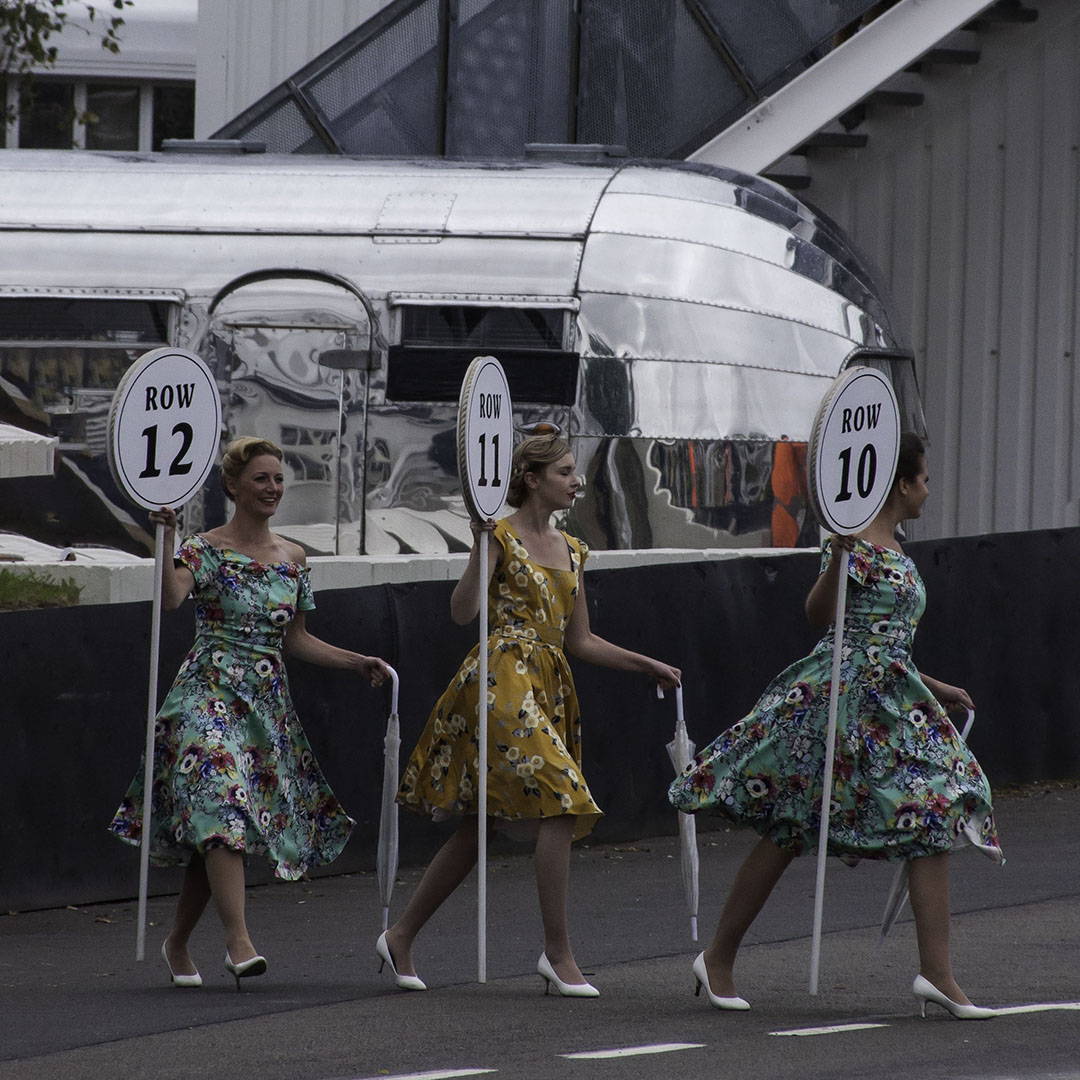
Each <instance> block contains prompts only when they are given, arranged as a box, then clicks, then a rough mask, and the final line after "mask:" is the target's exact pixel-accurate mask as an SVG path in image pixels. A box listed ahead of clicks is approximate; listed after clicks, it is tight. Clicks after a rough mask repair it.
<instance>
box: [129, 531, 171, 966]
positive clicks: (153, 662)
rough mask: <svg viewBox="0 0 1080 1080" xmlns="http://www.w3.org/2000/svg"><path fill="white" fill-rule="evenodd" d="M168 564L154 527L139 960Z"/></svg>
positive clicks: (140, 955) (143, 951)
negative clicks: (163, 578)
mask: <svg viewBox="0 0 1080 1080" xmlns="http://www.w3.org/2000/svg"><path fill="white" fill-rule="evenodd" d="M164 565H165V526H164V525H162V524H161V523H160V522H158V525H157V528H156V529H155V530H154V595H153V600H152V603H151V615H150V679H149V684H148V687H147V693H146V758H145V761H144V763H143V806H142V823H143V825H142V827H143V835H142V843H141V844H140V845H139V916H138V929H137V930H136V932H135V959H136V960H143V959H144V958H145V957H146V897H147V892H148V888H149V883H150V826H151V824H152V822H151V801H152V796H153V790H154V726H155V724H156V723H157V708H158V707H157V694H158V658H159V653H160V646H161V574H162V568H163V567H164Z"/></svg>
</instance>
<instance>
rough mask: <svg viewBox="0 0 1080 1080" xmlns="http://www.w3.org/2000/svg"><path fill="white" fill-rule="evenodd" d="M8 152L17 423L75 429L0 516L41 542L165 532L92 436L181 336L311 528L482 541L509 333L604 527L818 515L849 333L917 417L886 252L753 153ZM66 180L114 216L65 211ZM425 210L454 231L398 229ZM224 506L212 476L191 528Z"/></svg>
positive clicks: (518, 400) (751, 536)
mask: <svg viewBox="0 0 1080 1080" xmlns="http://www.w3.org/2000/svg"><path fill="white" fill-rule="evenodd" d="M72 159H75V162H74V163H73V161H72ZM79 162H83V164H82V166H79V164H78V163H79ZM4 166H8V168H7V169H6V171H5V183H6V185H7V187H8V188H9V189H10V191H11V198H10V199H8V200H5V207H4V211H3V214H4V218H5V221H4V222H2V223H0V224H2V225H3V227H4V229H5V232H4V243H3V244H2V245H0V301H2V303H0V421H4V422H7V423H13V424H16V425H20V426H22V427H23V428H25V429H27V430H30V431H34V432H38V433H41V434H56V435H59V436H60V438H61V447H60V449H61V453H62V456H63V458H64V465H65V467H64V468H61V469H59V470H58V473H57V476H56V477H54V478H28V479H26V480H25V481H24V480H16V481H11V482H10V483H12V484H16V485H24V487H23V488H21V489H20V491H19V493H18V497H17V498H16V499H14V500H9V499H7V498H5V500H4V508H3V511H2V516H0V528H6V529H10V530H12V531H15V532H23V533H25V534H26V535H29V536H33V537H35V538H36V539H39V540H42V541H47V542H50V543H54V544H57V545H70V544H74V543H78V542H85V541H90V542H95V543H107V544H113V545H115V546H118V547H123V548H125V549H127V550H132V551H140V550H142V551H146V550H147V549H148V547H149V544H150V537H149V534H148V533H147V532H146V531H145V530H144V529H143V528H142V526H141V525H140V524H138V523H137V522H136V521H134V520H132V519H131V518H130V517H129V516H128V515H127V513H126V512H125V511H123V510H122V509H121V507H120V506H119V505H118V503H119V496H118V495H117V493H116V492H115V490H114V489H113V488H112V486H111V480H110V478H109V476H108V470H107V469H106V468H104V466H103V461H102V456H101V455H102V450H103V448H104V434H105V432H104V423H105V418H106V416H107V411H108V405H109V400H110V396H111V392H112V388H113V387H114V386H115V385H116V383H117V381H118V380H119V378H120V376H121V374H122V373H123V371H124V370H125V369H126V367H127V366H128V364H130V363H131V362H132V361H133V360H134V359H135V358H136V357H137V356H138V355H139V354H140V353H141V352H143V351H145V350H146V349H147V348H151V347H153V346H154V345H159V344H166V343H169V344H177V345H181V346H183V347H187V348H192V349H195V350H196V351H198V352H199V353H200V354H201V355H202V356H204V357H205V358H206V360H207V362H208V363H209V364H210V366H211V369H212V370H213V371H214V373H215V376H216V378H217V380H218V384H219V387H220V389H221V393H222V401H223V407H224V431H223V432H222V436H223V438H230V437H232V436H234V435H237V434H253V433H255V434H260V435H263V436H265V437H267V438H270V439H273V440H274V441H276V442H278V443H279V444H280V445H281V446H282V447H283V449H284V451H285V464H286V467H287V491H286V495H285V498H284V500H283V502H282V504H281V509H280V510H279V512H278V515H277V517H276V518H275V524H276V527H279V528H280V529H281V531H282V532H283V533H284V534H286V535H288V536H291V537H293V538H294V539H296V540H297V541H299V542H300V543H302V544H304V546H305V547H306V548H307V549H308V550H309V551H310V552H312V553H316V554H360V553H367V554H393V553H409V552H419V553H436V552H443V551H463V550H466V549H467V548H468V546H469V545H470V543H471V534H470V533H469V529H468V522H467V519H466V516H465V512H464V507H463V504H462V499H461V492H460V489H459V485H458V478H457V468H456V455H455V447H454V423H455V418H456V407H455V404H456V389H455V386H456V383H455V376H454V365H456V364H459V363H460V364H462V365H464V364H466V363H467V362H468V360H469V359H470V358H471V355H472V352H473V351H474V350H477V351H483V352H485V353H488V352H490V353H493V354H495V355H500V353H503V354H505V357H506V362H507V364H508V366H507V371H508V375H510V388H511V393H512V395H513V397H514V400H515V413H516V416H515V420H516V423H517V424H518V426H523V425H527V424H531V423H536V422H539V421H550V422H553V423H556V424H558V425H559V427H560V428H561V429H562V430H563V431H564V432H565V433H566V435H567V436H568V438H569V439H570V441H571V445H572V447H573V449H574V452H575V454H576V456H577V459H578V467H579V471H580V472H581V473H582V474H583V475H584V476H585V478H586V480H587V485H586V487H585V490H584V494H583V495H582V497H581V498H580V499H579V501H578V503H577V504H576V505H575V506H574V508H573V509H572V511H571V513H570V515H569V523H570V525H571V527H572V528H574V529H575V530H576V531H577V532H578V533H579V534H580V535H581V536H582V537H583V538H584V539H585V540H586V541H587V542H588V543H590V544H591V545H592V546H594V547H599V548H604V547H650V546H651V547H657V546H665V547H666V546H675V547H717V546H735V545H737V546H752V545H755V544H766V545H773V544H801V543H805V542H807V541H808V540H811V541H812V539H813V523H812V522H808V520H807V514H806V507H805V500H804V496H805V490H804V489H805V470H804V467H803V462H802V459H801V456H800V455H801V454H802V452H803V451H802V446H801V444H802V443H803V442H804V441H805V440H806V438H807V437H808V434H809V425H810V423H811V421H812V418H813V415H814V413H815V411H816V408H817V405H818V403H819V402H820V399H821V396H822V394H823V393H824V392H825V390H826V388H827V387H828V385H829V383H830V382H831V380H832V379H833V378H834V377H835V376H836V375H837V374H838V373H839V372H840V371H841V370H842V369H843V368H844V366H845V365H846V364H847V363H848V362H850V361H852V359H853V358H854V360H855V362H870V363H873V364H875V365H876V366H881V367H883V368H884V369H885V370H888V371H889V373H890V376H891V378H892V380H893V382H894V385H895V386H896V388H897V391H898V396H899V397H900V399H901V408H902V410H903V412H904V416H905V422H906V424H907V426H912V427H916V428H920V427H921V426H922V420H921V409H920V406H919V402H918V392H917V387H916V386H915V383H914V377H913V374H912V370H911V364H910V363H909V362H907V361H905V359H904V354H902V353H899V352H897V351H896V349H895V345H896V343H895V342H894V341H893V340H892V337H891V334H890V331H889V329H888V320H887V316H886V314H885V311H884V308H883V306H882V304H881V301H880V299H879V298H878V296H877V294H876V291H875V289H874V286H873V279H872V276H871V274H870V273H869V271H868V270H867V268H866V267H865V266H863V265H861V264H860V263H859V261H858V259H857V258H856V257H855V255H854V254H853V252H852V251H851V249H850V247H849V246H848V244H847V242H846V240H845V239H844V238H843V236H842V235H841V234H840V233H839V232H838V230H837V229H836V228H835V226H833V225H832V224H831V223H830V222H828V221H826V220H823V219H821V218H820V217H819V216H818V215H816V214H815V213H814V212H813V211H811V210H810V209H809V208H808V207H806V206H804V205H802V204H801V203H799V202H798V201H797V200H795V199H794V198H793V197H792V196H791V195H790V194H789V193H788V192H785V191H783V190H781V189H779V188H776V187H774V186H773V185H771V184H769V183H768V182H767V181H763V180H761V179H760V178H757V177H747V176H740V175H738V174H734V173H731V172H729V171H726V170H721V169H709V168H703V167H701V166H686V165H681V166H680V165H675V164H671V163H668V164H664V165H659V164H649V163H635V162H627V163H624V164H604V165H569V164H560V163H557V162H554V163H547V164H538V163H527V164H526V163H521V162H516V163H503V164H499V163H488V164H485V165H484V166H474V165H468V164H466V163H460V162H458V163H454V162H444V163H438V164H436V163H432V162H426V163H415V162H365V161H362V160H341V159H337V160H334V161H329V162H328V161H326V160H318V161H304V160H298V159H287V160H285V159H275V158H271V157H266V158H260V159H259V160H258V161H257V162H255V163H250V162H240V163H237V162H235V161H229V162H224V163H223V162H219V161H216V160H215V161H212V162H206V161H202V160H200V159H198V158H192V159H184V158H181V157H175V156H174V157H171V158H169V159H168V160H167V161H163V160H162V159H159V158H157V157H155V156H154V155H147V156H145V157H135V158H133V159H126V160H121V159H113V158H108V157H101V156H100V155H95V156H92V157H85V158H84V157H83V156H81V155H78V154H71V153H65V154H49V153H37V152H32V151H26V152H21V153H20V155H18V156H17V157H14V158H8V157H7V156H6V155H5V152H3V151H0V167H4ZM46 191H47V192H48V193H49V197H48V198H47V199H45V197H44V195H43V193H44V192H46ZM118 192H123V198H122V199H121V198H119V196H118V195H117V193H118ZM417 193H420V194H422V196H423V197H422V198H421V197H419V196H418V194H417ZM43 200H44V201H43ZM76 204H78V205H81V206H87V205H95V206H98V207H99V209H100V213H99V214H98V218H99V220H98V222H97V224H94V223H91V224H90V225H84V224H82V223H80V222H77V221H75V220H74V218H72V219H71V220H67V219H66V218H65V215H69V216H70V213H71V209H70V208H71V207H72V206H74V205H76ZM433 208H435V209H437V210H438V213H437V214H434V216H433ZM391 209H392V211H393V213H392V214H391V213H390V212H389V211H390V210H391ZM80 213H82V211H80ZM20 214H21V215H22V217H21V218H20V217H19V215H20ZM414 219H415V220H414ZM41 221H48V222H50V223H51V226H52V227H51V229H42V228H40V227H39V226H40V223H41ZM224 230H231V232H232V235H231V236H229V237H228V240H227V242H223V241H222V233H223V231H224ZM420 234H423V235H424V238H429V236H430V237H431V238H437V239H438V241H439V242H438V243H427V244H408V243H402V244H398V243H386V241H387V240H393V239H395V238H397V237H401V238H408V237H417V236H418V235H420ZM290 268H291V269H290ZM140 288H144V290H145V299H144V300H140V295H141V294H140V292H139V290H140ZM140 304H142V307H140V306H139V305H140ZM79 305H84V306H81V307H80V306H79ZM86 305H88V306H86ZM147 328H149V329H147ZM155 334H156V335H158V336H163V335H166V334H167V336H168V337H169V339H170V340H169V342H162V341H157V340H154V341H151V340H149V338H148V335H149V337H152V336H154V335H155ZM500 358H501V359H502V356H500ZM868 358H869V359H868ZM395 364H397V365H399V367H398V368H397V369H396V370H395ZM515 364H517V367H516V368H515V367H514V365H515ZM514 371H517V372H518V376H517V382H516V384H515V377H514V375H513V372H514ZM447 387H450V390H449V391H448V389H447ZM451 391H453V392H451ZM6 494H7V492H6V491H5V496H6ZM226 512H227V507H226V504H225V501H224V497H223V495H222V493H221V491H220V488H219V485H218V484H217V483H216V482H214V483H211V484H208V485H207V487H206V488H205V489H204V491H203V492H202V493H200V495H199V496H198V497H197V498H196V499H194V500H192V502H191V503H190V504H188V506H187V507H185V510H184V517H185V522H184V523H185V527H187V528H193V529H197V528H205V527H210V526H212V525H214V524H216V523H218V522H219V521H220V520H222V519H223V517H224V515H225V514H226Z"/></svg>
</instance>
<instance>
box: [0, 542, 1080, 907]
mask: <svg viewBox="0 0 1080 1080" xmlns="http://www.w3.org/2000/svg"><path fill="white" fill-rule="evenodd" d="M908 550H909V552H910V554H911V555H912V556H913V558H914V559H915V561H916V563H917V564H918V566H919V569H920V571H921V573H922V575H923V577H924V579H925V580H926V584H927V589H928V593H929V605H928V609H927V613H926V615H925V617H924V619H923V622H922V624H921V625H920V628H919V631H918V634H917V636H916V644H915V659H916V663H917V664H919V665H920V667H924V668H925V670H926V671H927V672H929V673H930V674H931V675H934V676H935V677H937V678H940V679H944V680H946V681H948V682H952V683H955V684H958V685H962V686H965V687H966V688H967V689H968V690H969V691H970V692H971V694H972V696H973V697H974V699H975V702H976V705H977V707H978V723H977V724H976V726H975V729H974V733H973V738H972V748H973V750H974V751H975V753H976V755H977V757H978V758H979V760H980V762H981V763H982V764H983V766H984V768H985V769H986V771H987V773H988V774H989V776H990V779H991V782H992V783H993V784H996V785H1002V784H1012V783H1021V782H1030V781H1036V780H1051V779H1069V778H1073V779H1075V778H1078V777H1080V726H1077V725H1076V724H1075V723H1073V722H1072V719H1071V717H1070V715H1069V714H1068V712H1067V709H1066V708H1065V707H1064V706H1063V703H1066V702H1069V701H1073V700H1076V698H1077V697H1078V696H1080V672H1078V671H1077V669H1076V667H1075V665H1073V664H1070V663H1066V662H1064V661H1063V659H1062V658H1063V657H1068V656H1071V655H1073V654H1074V652H1075V651H1076V649H1077V647H1078V646H1080V640H1078V639H1080V624H1078V623H1077V620H1076V617H1075V601H1074V597H1073V590H1072V589H1069V588H1064V587H1063V583H1065V582H1069V581H1071V579H1072V573H1073V568H1074V567H1075V566H1076V565H1077V562H1078V560H1080V529H1067V530H1051V531H1041V532H1029V533H1010V534H1005V535H997V536H985V537H967V538H959V539H951V540H943V541H927V542H923V543H913V544H911V545H910V546H909V549H908ZM817 563H818V557H817V555H816V553H813V552H793V553H792V554H790V555H783V556H777V557H759V558H749V557H748V558H737V559H728V560H717V561H708V562H704V561H702V562H691V563H681V564H663V565H655V566H641V567H635V568H629V569H619V570H595V569H594V570H591V571H589V572H588V574H587V577H586V581H587V596H588V602H589V615H590V620H591V623H592V626H593V629H594V630H595V631H596V632H597V633H599V634H602V635H604V636H607V637H610V638H611V639H612V640H614V641H616V642H618V643H619V644H621V645H624V646H626V647H628V648H631V649H635V650H640V651H643V652H646V653H650V654H652V655H655V656H659V657H661V658H663V659H666V660H668V661H670V662H672V663H675V664H678V665H679V666H680V667H682V669H683V671H684V672H685V679H686V685H685V692H684V697H685V711H686V717H687V726H688V728H689V733H690V738H691V739H693V740H694V741H695V742H696V743H697V745H698V746H699V747H703V746H704V745H705V744H706V743H708V742H709V741H711V739H712V738H713V737H715V736H716V735H717V734H719V732H720V731H721V730H722V729H723V728H724V727H726V726H729V725H730V724H733V723H735V721H737V720H738V719H739V718H740V717H741V716H742V715H743V714H744V713H745V712H747V711H748V710H749V709H750V707H751V706H752V705H753V704H754V702H755V700H756V699H757V696H758V695H759V694H760V692H761V691H762V690H763V689H764V688H765V685H766V684H767V682H768V681H769V679H770V678H771V677H772V676H773V675H775V674H776V673H777V672H778V671H780V670H781V669H782V668H783V667H784V666H786V665H787V664H788V663H790V662H791V661H792V660H794V659H796V658H797V657H799V656H801V655H804V654H805V653H806V652H807V651H808V650H809V649H810V648H811V647H812V646H813V644H814V642H815V640H816V635H815V633H814V632H813V631H812V630H811V629H810V628H809V627H808V626H807V625H806V623H805V620H804V618H803V613H802V605H803V599H804V597H805V595H806V591H807V589H808V588H809V587H810V584H811V583H812V581H813V579H814V577H815V575H816V573H817ZM452 587H453V583H451V582H425V583H416V584H400V585H384V586H375V587H370V588H363V589H356V590H338V591H333V592H324V593H321V594H320V595H318V596H317V598H316V599H317V603H318V609H317V610H316V611H315V612H313V613H312V614H311V615H309V617H308V625H309V627H310V628H311V630H312V632H313V633H315V634H318V635H319V636H322V637H325V638H326V639H327V640H329V641H332V642H334V643H335V644H340V645H344V646H346V647H349V648H352V649H356V650H357V651H359V652H365V653H376V654H380V655H383V656H385V657H386V659H387V660H389V661H390V663H392V664H393V665H394V666H395V667H396V668H397V670H398V672H399V674H400V676H401V700H400V714H401V729H402V755H403V760H404V755H405V754H407V753H408V751H409V749H411V747H412V745H413V743H414V742H415V740H416V737H417V735H418V734H419V732H420V729H421V728H422V726H423V724H424V722H425V721H426V719H427V714H428V711H429V710H430V708H431V706H432V704H433V703H434V701H435V699H436V698H437V697H438V695H439V694H440V693H441V692H442V690H443V689H444V687H445V686H446V684H447V682H448V681H449V679H450V678H451V677H452V675H453V674H454V672H455V671H456V670H457V667H458V665H459V663H460V662H461V659H462V657H463V656H464V655H465V653H466V652H467V651H468V650H469V648H470V647H471V645H472V641H473V637H474V630H473V628H472V627H457V626H454V624H453V623H452V622H451V621H450V618H449V597H450V591H451V589H452ZM148 613H149V606H148V604H122V605H113V606H109V607H107V608H106V607H77V608H63V609H51V610H42V611H27V612H3V613H0V633H2V634H3V640H4V645H5V648H4V669H3V672H4V695H3V706H2V718H0V722H2V730H3V732H4V743H5V754H4V760H5V768H4V776H3V782H2V783H0V845H2V850H3V851H4V859H3V862H2V864H0V910H27V909H31V908H37V907H50V906H60V905H64V904H78V903H89V902H94V901H104V900H115V899H120V898H125V897H131V896H133V895H134V894H135V891H136V886H137V877H138V875H137V864H138V852H137V850H136V849H135V848H131V847H126V846H124V845H121V844H120V843H119V842H118V841H116V840H115V839H113V838H112V837H111V836H110V835H109V834H108V832H107V831H106V825H107V824H108V822H109V820H110V818H111V816H112V813H113V811H114V810H115V809H116V806H117V805H118V803H119V801H120V798H121V796H122V795H123V793H124V791H125V789H126V787H127V785H128V783H129V782H130V780H131V778H132V776H133V775H134V774H135V771H136V768H137V767H138V763H139V756H140V753H141V747H142V738H143V731H142V725H143V718H144V717H143V712H144V708H145V693H146V670H145V669H146V663H147V656H148V648H147V639H148V625H147V623H148ZM191 636H192V613H191V608H190V606H188V607H187V608H185V609H184V610H182V611H180V612H177V613H173V614H172V615H167V616H166V618H165V622H164V627H163V633H162V652H161V656H162V659H161V692H162V695H164V693H165V691H166V688H167V687H168V686H169V685H170V683H171V681H172V678H173V675H174V673H175V671H176V669H177V667H178V666H179V664H180V662H181V660H182V659H183V656H184V654H185V652H186V651H187V648H188V647H189V645H190V642H191ZM571 662H572V664H573V667H574V673H575V678H576V681H577V686H578V692H579V695H580V698H581V706H582V715H583V720H584V732H585V748H584V753H585V772H586V775H587V776H588V778H589V783H590V786H591V788H592V791H593V794H594V795H595V797H596V799H597V802H598V803H599V804H600V806H601V807H602V809H603V810H604V811H605V817H604V818H602V819H601V820H600V822H599V824H598V825H597V828H596V830H595V832H594V833H593V835H592V837H591V839H590V841H586V843H588V842H613V841H625V840H629V839H636V838H640V837H642V836H648V835H658V834H668V833H672V832H673V831H674V829H675V820H674V816H673V814H672V813H671V810H670V808H669V807H668V805H667V802H666V799H665V792H666V789H667V785H668V783H669V782H670V779H671V766H670V762H669V761H668V758H667V753H666V751H665V749H664V747H665V743H666V742H667V741H668V739H669V737H670V726H671V725H670V721H671V708H670V705H669V704H668V703H666V702H663V701H658V700H657V698H656V695H655V693H654V691H653V689H652V688H651V687H650V685H649V684H648V683H647V682H646V681H645V680H644V679H643V678H642V677H640V676H636V675H632V674H627V673H625V672H618V671H609V670H606V669H603V668H597V667H593V666H590V665H587V664H583V663H578V662H575V661H573V660H572V661H571ZM290 681H291V685H292V690H293V696H294V698H295V702H296V706H297V709H298V711H299V714H300V717H301V720H302V721H303V723H304V726H305V728H306V730H307V732H308V735H309V737H310V739H311V742H312V745H313V747H314V748H315V752H316V754H317V756H318V758H319V760H320V762H321V764H322V766H323V768H324V770H325V772H326V774H327V776H328V777H329V779H330V782H331V784H332V785H333V787H334V789H335V791H336V792H337V794H338V796H339V797H340V799H341V800H342V802H343V803H344V805H345V806H346V808H347V809H348V810H349V812H350V813H351V814H352V816H353V817H354V818H355V819H356V821H357V828H356V830H355V833H354V835H353V838H352V840H351V841H350V843H349V845H348V847H347V848H346V850H345V852H344V854H343V855H342V856H341V858H340V859H339V860H338V861H337V862H336V863H334V864H333V865H332V866H330V867H328V868H325V869H324V870H323V871H321V872H323V873H344V872H348V871H355V870H361V869H363V870H371V869H372V868H373V867H374V863H375V847H376V839H377V835H378V813H379V794H380V784H381V769H382V736H383V729H384V727H385V721H386V716H387V710H388V708H389V690H388V689H385V688H384V689H381V690H373V689H372V688H371V687H369V686H367V685H366V684H364V683H362V682H361V680H360V679H358V678H357V677H356V676H354V675H350V674H348V673H345V672H340V671H332V670H328V669H325V668H318V667H314V666H311V665H309V664H304V663H300V662H296V661H293V662H291V663H290ZM716 820H717V819H710V818H709V817H708V816H701V817H700V818H699V827H701V828H703V829H708V828H710V827H711V826H712V824H713V822H714V821H716ZM446 828H447V827H446V826H445V825H444V826H439V827H436V826H434V825H432V824H431V823H430V822H429V821H427V820H425V819H422V818H421V817H419V816H418V815H416V814H413V813H410V812H408V811H403V812H402V814H401V857H402V862H403V863H406V864H407V863H417V862H422V861H425V860H426V859H428V858H429V857H430V855H431V854H432V852H433V851H434V849H435V847H436V846H437V844H438V843H439V842H440V841H441V839H442V837H443V836H445V835H446ZM1004 839H1005V843H1006V844H1007V843H1008V837H1007V836H1006V837H1005V838H1004ZM250 872H251V880H252V882H257V881H266V880H269V879H270V875H269V873H268V871H267V870H266V869H265V868H264V864H263V863H261V862H260V860H259V859H258V858H253V859H252V860H251V871H250ZM179 880H180V875H179V872H178V871H171V870H170V871H164V870H153V871H152V873H151V889H152V891H154V892H157V893H166V892H172V891H175V890H176V889H177V887H178V884H179Z"/></svg>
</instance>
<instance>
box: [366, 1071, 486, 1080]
mask: <svg viewBox="0 0 1080 1080" xmlns="http://www.w3.org/2000/svg"><path fill="white" fill-rule="evenodd" d="M498 1071H499V1070H498V1069H435V1070H434V1071H432V1072H414V1073H396V1074H395V1075H394V1076H387V1074H386V1073H380V1074H379V1075H378V1076H363V1077H357V1078H356V1080H454V1078H455V1077H458V1076H480V1075H482V1074H483V1073H493V1072H498Z"/></svg>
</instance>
